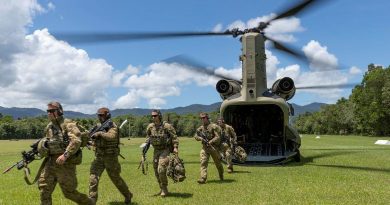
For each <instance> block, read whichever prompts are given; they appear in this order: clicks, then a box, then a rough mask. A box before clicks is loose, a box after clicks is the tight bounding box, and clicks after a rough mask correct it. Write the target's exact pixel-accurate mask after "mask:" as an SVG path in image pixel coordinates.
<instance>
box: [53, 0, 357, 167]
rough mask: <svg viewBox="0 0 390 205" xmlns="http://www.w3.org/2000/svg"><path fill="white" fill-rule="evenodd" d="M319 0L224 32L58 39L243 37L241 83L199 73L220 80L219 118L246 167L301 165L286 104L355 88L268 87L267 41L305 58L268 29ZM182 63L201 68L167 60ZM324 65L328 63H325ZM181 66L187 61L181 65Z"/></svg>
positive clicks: (287, 82) (288, 82) (287, 83)
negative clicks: (304, 92) (307, 92)
mask: <svg viewBox="0 0 390 205" xmlns="http://www.w3.org/2000/svg"><path fill="white" fill-rule="evenodd" d="M318 2H322V1H320V0H317V1H315V0H305V1H301V2H300V3H299V4H297V5H293V6H291V7H288V8H287V9H285V10H284V11H283V12H280V14H279V15H276V16H275V17H273V18H272V19H270V20H269V21H267V22H261V23H259V25H258V26H257V27H255V28H250V29H245V30H239V29H231V30H227V31H224V32H158V33H139V32H138V33H134V32H131V33H57V34H55V36H56V37H57V38H59V39H64V40H66V41H69V42H71V43H72V42H73V43H99V42H108V41H127V40H149V39H160V38H177V37H196V36H216V35H220V36H225V35H231V36H233V37H240V41H241V43H242V54H241V55H240V61H241V62H242V80H237V79H231V78H230V77H227V76H223V75H218V74H216V73H215V72H214V71H212V70H208V69H205V68H204V67H203V69H197V70H198V71H200V72H202V73H206V74H210V75H213V76H216V77H218V78H220V79H221V80H219V81H218V83H217V85H216V89H217V91H218V92H219V93H220V96H221V98H222V100H223V102H222V105H221V107H220V114H221V116H223V117H224V119H225V122H226V123H227V124H230V125H232V126H233V128H234V129H235V131H236V134H237V136H238V145H240V146H242V147H243V148H244V149H245V151H246V152H247V154H248V157H247V161H246V163H264V162H266V163H277V162H284V161H288V160H295V161H300V158H301V156H300V152H299V147H300V145H301V139H300V136H299V134H298V132H297V131H296V130H295V129H294V128H293V127H292V125H290V124H289V118H290V116H291V115H293V114H294V110H293V107H292V106H291V105H290V104H289V103H288V102H287V101H288V100H290V99H291V98H292V97H293V96H294V94H295V91H296V89H326V88H339V87H346V86H351V85H318V86H310V87H295V85H294V81H293V80H292V79H291V78H289V77H284V78H281V79H278V80H276V82H274V83H273V85H272V87H271V88H267V79H266V76H267V75H266V59H267V57H266V54H265V41H267V40H268V41H270V42H272V43H273V46H274V48H275V49H277V50H279V51H282V52H285V53H287V54H290V55H292V56H294V57H296V58H298V59H300V60H305V61H306V57H305V56H304V54H302V53H301V52H300V51H299V50H297V49H294V48H292V47H288V46H286V45H283V44H282V43H281V42H278V41H276V40H274V39H272V38H270V37H268V36H267V35H265V29H266V28H267V27H268V26H269V25H270V24H271V23H272V22H273V21H275V20H278V19H281V18H285V17H290V16H293V15H295V14H297V13H299V12H300V11H302V10H304V9H305V8H308V6H312V5H314V4H315V3H317V4H318ZM175 61H177V62H179V63H182V62H184V64H187V65H189V66H190V67H196V68H199V67H202V66H199V64H197V63H196V62H194V61H191V60H189V59H185V58H184V57H182V56H177V57H174V58H170V59H169V62H175ZM323 63H325V64H326V62H323ZM182 64H183V63H182Z"/></svg>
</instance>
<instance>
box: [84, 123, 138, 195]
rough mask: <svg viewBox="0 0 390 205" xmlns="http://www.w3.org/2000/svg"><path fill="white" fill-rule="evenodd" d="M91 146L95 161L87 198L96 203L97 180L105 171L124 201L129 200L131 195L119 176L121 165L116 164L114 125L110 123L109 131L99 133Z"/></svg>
mask: <svg viewBox="0 0 390 205" xmlns="http://www.w3.org/2000/svg"><path fill="white" fill-rule="evenodd" d="M100 126H101V124H98V125H97V127H100ZM93 146H94V150H95V159H94V161H93V162H92V165H91V169H90V177H89V197H90V198H92V199H94V200H95V201H97V199H98V186H99V180H100V177H101V175H102V173H103V171H104V169H106V170H107V174H108V176H109V177H110V179H111V181H112V183H114V185H115V186H116V188H118V190H119V191H120V192H121V194H122V195H123V196H124V197H125V199H127V200H129V199H130V198H131V197H132V195H133V194H132V193H131V192H130V191H129V188H128V186H127V184H126V182H125V181H124V180H123V178H122V177H121V176H120V173H121V165H120V164H119V162H118V156H119V134H118V128H117V126H116V125H115V123H112V127H111V128H109V130H106V132H101V133H100V136H99V137H98V138H97V139H96V140H94V142H93Z"/></svg>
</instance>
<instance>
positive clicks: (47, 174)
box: [38, 102, 94, 205]
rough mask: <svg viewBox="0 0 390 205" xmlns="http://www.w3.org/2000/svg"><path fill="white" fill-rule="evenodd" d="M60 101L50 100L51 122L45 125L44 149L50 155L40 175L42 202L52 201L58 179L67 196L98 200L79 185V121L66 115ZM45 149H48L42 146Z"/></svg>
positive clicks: (43, 204) (86, 201)
mask: <svg viewBox="0 0 390 205" xmlns="http://www.w3.org/2000/svg"><path fill="white" fill-rule="evenodd" d="M63 114H64V112H63V109H62V106H61V104H60V103H58V102H50V103H49V104H47V115H48V118H49V120H50V123H49V124H48V125H47V127H46V129H45V138H43V139H42V140H41V141H42V143H44V146H40V147H41V148H40V150H38V151H40V152H41V153H42V152H45V153H46V154H47V157H46V159H45V161H44V162H45V165H44V168H43V169H42V172H41V174H40V177H39V179H38V188H39V190H40V193H41V205H51V204H52V197H51V195H52V193H53V191H54V188H55V186H56V184H57V182H58V184H59V185H60V187H61V190H62V193H63V194H64V196H65V197H66V198H68V199H70V200H72V201H74V202H76V203H77V204H84V205H87V204H94V202H93V201H92V200H91V199H89V198H88V196H87V195H85V194H81V193H80V192H78V191H77V190H76V189H77V178H76V164H80V163H81V150H80V144H81V139H80V135H81V132H80V130H79V129H78V128H77V125H76V123H75V122H73V121H71V120H68V119H64V117H63ZM42 149H45V150H42Z"/></svg>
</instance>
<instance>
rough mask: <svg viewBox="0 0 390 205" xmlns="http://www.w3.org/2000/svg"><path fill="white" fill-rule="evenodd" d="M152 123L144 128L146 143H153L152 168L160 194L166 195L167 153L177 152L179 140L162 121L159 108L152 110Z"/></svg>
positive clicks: (174, 132) (173, 129)
mask: <svg viewBox="0 0 390 205" xmlns="http://www.w3.org/2000/svg"><path fill="white" fill-rule="evenodd" d="M151 114H152V118H153V123H150V124H149V125H148V127H147V128H146V135H147V136H146V137H147V139H146V143H150V144H152V145H153V148H154V153H153V169H154V174H155V176H156V178H157V182H158V184H159V186H160V192H159V194H160V196H162V197H165V196H166V195H168V178H167V167H168V164H169V158H168V157H169V154H170V153H171V152H173V153H176V154H178V152H179V151H178V150H179V140H178V138H177V136H176V130H175V128H173V126H172V125H170V124H169V123H167V122H163V121H162V114H161V112H160V111H159V110H153V111H152V113H151Z"/></svg>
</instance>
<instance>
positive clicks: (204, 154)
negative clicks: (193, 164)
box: [200, 146, 223, 180]
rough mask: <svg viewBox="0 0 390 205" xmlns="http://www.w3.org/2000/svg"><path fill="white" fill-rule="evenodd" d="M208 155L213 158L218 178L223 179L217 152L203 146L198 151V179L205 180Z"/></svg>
mask: <svg viewBox="0 0 390 205" xmlns="http://www.w3.org/2000/svg"><path fill="white" fill-rule="evenodd" d="M210 155H211V157H212V158H213V161H214V163H215V166H216V167H217V170H218V174H219V177H220V178H221V177H223V166H222V163H221V156H220V155H219V153H218V151H217V150H215V149H212V148H210V147H206V146H203V147H202V149H201V150H200V178H202V179H204V180H207V166H208V163H209V159H210Z"/></svg>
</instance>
